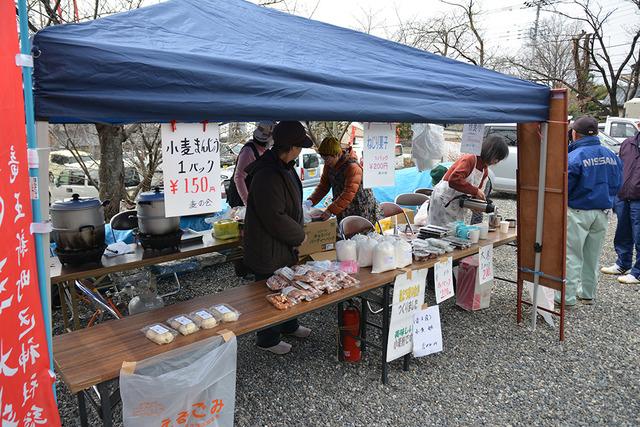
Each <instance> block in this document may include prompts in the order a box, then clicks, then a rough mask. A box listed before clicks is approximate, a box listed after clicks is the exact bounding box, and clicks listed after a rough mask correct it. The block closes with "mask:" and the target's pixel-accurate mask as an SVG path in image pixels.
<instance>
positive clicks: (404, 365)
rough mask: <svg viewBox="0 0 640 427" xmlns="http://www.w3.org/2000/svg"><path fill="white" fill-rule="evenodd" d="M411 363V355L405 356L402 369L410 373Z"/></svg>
mask: <svg viewBox="0 0 640 427" xmlns="http://www.w3.org/2000/svg"><path fill="white" fill-rule="evenodd" d="M410 361H411V353H409V354H405V355H404V358H403V361H402V369H403V370H404V371H408V370H409V362H410Z"/></svg>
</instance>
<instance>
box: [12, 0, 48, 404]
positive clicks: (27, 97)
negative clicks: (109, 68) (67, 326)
mask: <svg viewBox="0 0 640 427" xmlns="http://www.w3.org/2000/svg"><path fill="white" fill-rule="evenodd" d="M18 14H19V18H20V53H22V54H24V55H31V43H30V42H29V24H28V20H29V18H28V14H27V2H26V0H18ZM31 71H32V70H31V67H25V66H23V67H22V86H23V90H24V110H25V117H26V130H27V147H28V148H29V149H34V150H35V149H36V148H37V144H36V126H35V113H34V105H33V80H32V76H31ZM30 166H31V165H30ZM29 179H30V180H31V181H36V182H37V180H38V168H37V167H29ZM48 182H49V181H48V180H47V181H46V182H45V183H43V182H40V183H39V184H38V186H37V187H40V186H41V185H43V184H44V185H46V184H47V183H48ZM30 186H31V184H30ZM39 193H40V188H38V194H36V195H35V198H34V197H33V196H34V195H32V198H31V213H32V215H33V222H34V223H39V222H41V221H42V215H41V214H40V201H41V198H40V195H39ZM34 238H35V245H36V254H35V255H36V264H37V269H38V287H39V288H40V303H41V306H42V318H43V321H44V327H45V335H46V337H47V347H48V350H49V369H50V370H51V372H53V348H52V344H51V341H52V332H51V301H50V300H49V290H48V289H47V283H48V276H47V269H46V261H47V260H48V256H47V254H48V252H45V251H44V249H45V246H44V235H43V234H40V233H34ZM53 395H54V398H55V396H56V386H55V383H54V385H53Z"/></svg>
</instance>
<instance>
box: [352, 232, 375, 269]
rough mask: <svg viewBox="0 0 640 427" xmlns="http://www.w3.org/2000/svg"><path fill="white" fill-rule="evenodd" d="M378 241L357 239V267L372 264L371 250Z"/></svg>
mask: <svg viewBox="0 0 640 427" xmlns="http://www.w3.org/2000/svg"><path fill="white" fill-rule="evenodd" d="M376 246H378V242H377V241H376V240H374V239H368V238H366V237H365V238H364V239H360V240H358V248H357V249H358V267H371V264H373V251H374V250H375V248H376Z"/></svg>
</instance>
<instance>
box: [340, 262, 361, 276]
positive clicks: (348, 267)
mask: <svg viewBox="0 0 640 427" xmlns="http://www.w3.org/2000/svg"><path fill="white" fill-rule="evenodd" d="M339 271H343V272H345V273H350V274H356V273H357V272H358V261H355V260H351V261H340V270H339Z"/></svg>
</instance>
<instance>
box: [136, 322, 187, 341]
mask: <svg viewBox="0 0 640 427" xmlns="http://www.w3.org/2000/svg"><path fill="white" fill-rule="evenodd" d="M140 331H142V333H143V334H144V336H145V337H147V338H148V339H150V340H151V341H153V342H154V343H156V344H160V345H162V344H169V343H170V342H172V341H173V340H174V339H175V337H177V336H178V333H177V332H176V331H175V330H173V329H171V328H170V327H168V326H166V325H162V324H160V323H154V324H152V325H149V326H145V327H144V328H142V329H140Z"/></svg>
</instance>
